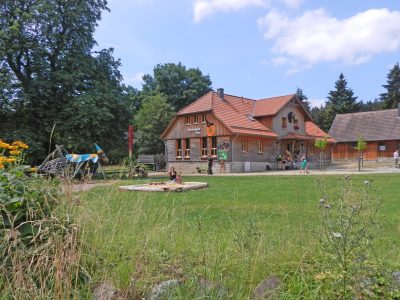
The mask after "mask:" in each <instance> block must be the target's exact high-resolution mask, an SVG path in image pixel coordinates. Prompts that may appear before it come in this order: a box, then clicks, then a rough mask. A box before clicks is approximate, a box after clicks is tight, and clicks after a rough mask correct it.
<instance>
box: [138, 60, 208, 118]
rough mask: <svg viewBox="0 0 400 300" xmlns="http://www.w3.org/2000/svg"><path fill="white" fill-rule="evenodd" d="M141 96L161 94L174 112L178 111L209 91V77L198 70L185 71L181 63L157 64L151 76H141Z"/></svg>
mask: <svg viewBox="0 0 400 300" xmlns="http://www.w3.org/2000/svg"><path fill="white" fill-rule="evenodd" d="M143 81H144V84H143V90H142V92H143V94H144V95H149V94H152V93H153V94H154V93H162V94H164V95H165V96H166V98H167V102H168V103H169V104H170V105H171V107H172V108H173V109H174V111H178V110H180V109H181V108H183V107H184V106H186V105H188V104H189V103H191V102H193V101H194V100H196V99H197V98H199V97H201V96H203V95H204V94H206V93H207V92H209V91H211V84H212V83H211V80H210V76H209V75H203V73H202V72H201V71H200V69H199V68H189V69H187V68H186V67H185V66H184V65H182V63H178V64H174V63H167V64H158V65H156V66H155V67H154V69H153V76H151V75H149V74H146V75H144V76H143Z"/></svg>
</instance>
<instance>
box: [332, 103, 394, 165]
mask: <svg viewBox="0 0 400 300" xmlns="http://www.w3.org/2000/svg"><path fill="white" fill-rule="evenodd" d="M329 135H330V136H332V137H333V138H334V139H335V140H336V142H337V143H336V144H335V145H334V147H333V148H332V159H334V160H342V159H356V158H357V157H359V155H360V153H359V152H358V151H357V150H356V149H355V147H356V146H357V140H358V139H359V138H360V137H362V138H363V139H364V141H366V142H367V148H366V150H365V151H364V153H363V158H364V159H365V160H375V161H381V160H388V159H392V157H393V152H394V151H395V150H396V149H400V104H399V107H398V108H397V109H386V110H378V111H369V112H360V113H351V114H338V115H336V117H335V120H334V121H333V123H332V126H331V128H330V130H329Z"/></svg>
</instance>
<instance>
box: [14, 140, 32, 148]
mask: <svg viewBox="0 0 400 300" xmlns="http://www.w3.org/2000/svg"><path fill="white" fill-rule="evenodd" d="M12 144H13V146H17V147H19V148H22V149H28V148H29V146H28V145H27V144H25V143H24V142H21V141H14V142H13V143H12Z"/></svg>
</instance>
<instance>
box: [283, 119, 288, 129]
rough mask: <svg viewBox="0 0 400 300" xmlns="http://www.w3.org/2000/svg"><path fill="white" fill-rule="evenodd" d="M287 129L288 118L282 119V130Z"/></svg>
mask: <svg viewBox="0 0 400 300" xmlns="http://www.w3.org/2000/svg"><path fill="white" fill-rule="evenodd" d="M286 127H287V118H285V117H283V118H282V128H286Z"/></svg>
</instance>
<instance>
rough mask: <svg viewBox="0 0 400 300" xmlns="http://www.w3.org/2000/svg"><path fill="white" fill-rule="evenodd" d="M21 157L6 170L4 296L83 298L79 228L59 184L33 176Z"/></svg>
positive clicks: (1, 195)
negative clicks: (81, 295) (79, 294)
mask: <svg viewBox="0 0 400 300" xmlns="http://www.w3.org/2000/svg"><path fill="white" fill-rule="evenodd" d="M13 145H14V143H13ZM2 152H3V154H4V151H2ZM11 152H12V151H10V153H11ZM21 157H22V155H20V156H19V161H16V162H14V163H13V164H8V165H7V166H6V167H5V168H3V169H0V237H1V239H0V262H1V264H0V278H1V279H0V294H1V295H2V297H4V298H5V299H70V298H74V297H77V298H79V297H78V296H77V295H78V293H80V290H81V288H83V287H82V284H83V282H84V281H83V277H82V276H84V274H85V272H84V269H83V268H82V265H81V262H80V253H79V251H80V250H79V248H80V243H79V241H78V227H77V225H76V224H74V223H73V220H72V219H71V215H70V213H69V212H68V210H67V209H66V206H64V203H63V201H62V196H61V189H60V185H59V182H58V181H55V180H52V181H45V180H43V178H41V177H39V176H38V175H36V174H30V175H29V176H28V175H27V174H25V173H26V166H22V165H21V164H22V160H21ZM83 289H84V288H83Z"/></svg>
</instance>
